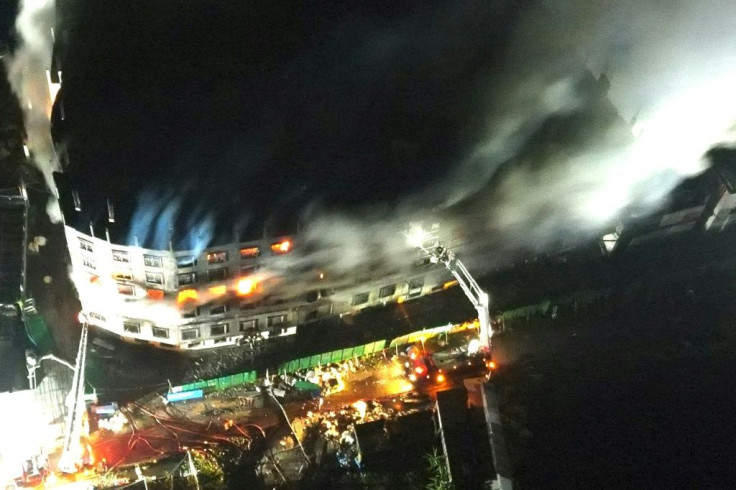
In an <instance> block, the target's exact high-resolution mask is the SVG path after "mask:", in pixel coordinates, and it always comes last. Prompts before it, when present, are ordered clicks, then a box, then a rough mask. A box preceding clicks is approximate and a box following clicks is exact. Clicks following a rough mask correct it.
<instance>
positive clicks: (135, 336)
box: [47, 2, 452, 349]
mask: <svg viewBox="0 0 736 490" xmlns="http://www.w3.org/2000/svg"><path fill="white" fill-rule="evenodd" d="M57 10H58V12H57V26H56V28H55V29H54V31H53V33H52V34H53V36H54V52H53V56H52V62H51V67H50V69H49V71H48V74H47V79H48V83H49V90H50V93H51V94H52V97H53V98H54V100H53V110H52V113H51V128H52V136H53V139H54V143H55V149H56V154H57V155H56V156H57V159H58V162H59V168H60V170H61V171H60V172H57V173H55V183H56V186H57V197H58V200H59V204H60V209H61V214H62V217H63V220H64V226H65V230H66V238H67V245H68V249H69V256H70V259H71V275H72V278H73V281H74V284H75V286H76V289H77V293H78V296H79V299H80V301H81V304H82V309H83V311H84V312H85V313H86V317H87V318H88V320H89V322H90V323H91V324H93V325H95V326H97V327H99V328H101V329H104V330H107V331H109V332H112V333H114V334H116V335H119V336H120V337H123V338H125V339H128V340H130V341H134V342H143V343H151V344H153V345H156V346H161V347H169V348H179V349H202V348H212V347H220V346H227V345H234V344H238V343H242V342H247V341H249V340H250V339H256V338H264V337H265V338H268V337H277V336H288V335H292V334H294V333H295V332H296V329H297V328H300V326H304V325H308V324H309V323H311V322H315V321H319V320H321V319H324V318H326V317H329V316H333V315H345V314H352V313H354V312H357V311H359V310H361V309H363V308H366V307H370V306H376V305H381V304H386V303H389V302H403V301H406V300H409V299H413V298H416V297H420V296H422V295H425V294H429V293H431V292H435V291H440V290H442V289H443V288H444V287H446V286H448V285H449V284H452V282H451V281H450V279H451V277H450V276H449V274H448V273H447V272H446V271H445V270H444V268H442V267H441V266H437V265H435V264H431V263H430V262H429V260H428V259H427V258H423V257H420V256H413V255H412V253H415V252H410V250H411V249H410V248H409V247H406V250H407V252H406V253H407V256H406V257H405V258H403V259H402V260H399V261H394V262H398V263H399V265H396V264H395V263H394V264H393V265H390V266H389V265H387V264H386V263H371V264H370V265H366V262H367V261H363V265H362V266H360V267H355V268H350V270H347V271H346V268H345V267H342V268H333V267H331V263H330V258H329V257H330V256H333V255H334V253H332V254H331V253H328V254H327V256H325V255H324V254H320V253H319V251H315V250H314V249H313V244H311V243H307V242H308V241H307V240H305V239H303V237H304V230H303V228H300V226H301V224H299V223H297V224H296V225H294V223H286V224H283V223H280V224H279V225H277V226H274V225H273V223H266V222H265V221H266V220H261V221H259V220H258V219H255V220H254V221H253V222H251V223H250V225H249V226H245V227H241V228H240V229H239V230H238V231H237V232H230V233H227V234H222V233H216V230H217V228H218V227H222V228H228V227H229V226H230V228H232V226H231V223H232V222H236V221H238V220H239V219H240V217H239V216H238V215H237V214H236V213H237V210H235V211H234V210H228V212H227V213H221V216H222V215H225V216H226V218H224V219H222V218H220V219H219V221H220V222H216V221H217V220H214V221H213V219H212V218H211V216H210V215H209V214H206V213H203V212H202V211H201V207H202V205H203V204H202V202H192V203H188V202H185V201H186V200H187V198H184V197H182V196H183V192H181V193H180V192H178V191H177V192H174V191H173V190H171V189H172V188H176V187H175V186H176V184H171V185H169V187H168V189H167V190H166V192H168V194H165V195H162V196H154V197H151V196H150V195H148V198H149V199H148V201H149V202H148V203H147V202H146V199H145V197H146V196H147V194H146V193H147V192H150V189H148V188H146V187H145V185H143V184H140V182H137V183H133V184H131V183H130V182H128V183H122V182H121V183H112V184H110V185H107V186H106V187H105V186H103V185H99V186H92V185H90V182H89V180H85V178H84V172H85V169H82V168H80V165H79V164H78V163H77V161H76V159H75V154H74V152H73V151H70V150H69V147H68V146H67V131H68V127H69V125H70V124H73V120H74V114H73V113H71V111H70V110H69V108H68V107H66V106H65V103H66V101H65V97H66V96H67V94H66V91H65V86H64V83H66V78H64V77H63V75H64V72H63V70H62V68H63V65H64V62H65V58H66V54H65V52H66V49H67V46H66V45H65V42H66V40H67V39H68V38H69V36H67V33H66V31H65V29H67V28H68V26H69V22H66V21H63V20H64V16H63V14H64V12H65V9H64V5H63V2H61V5H59V4H58V3H57ZM62 80H65V82H64V83H62ZM70 121H71V122H70ZM100 168H105V167H103V166H100ZM108 170H109V167H108ZM111 174H112V172H111ZM148 183H150V182H148ZM117 184H120V185H119V186H118V185H117ZM139 184H140V185H139ZM191 194H192V193H190V195H191ZM150 201H153V202H154V204H150ZM146 206H148V207H146ZM296 214H298V213H296V212H295V213H294V215H296ZM222 221H225V223H222ZM228 221H229V222H230V223H228ZM284 221H286V222H289V221H293V220H290V219H286V220H284ZM395 232H396V238H395V241H396V242H403V240H404V239H403V236H402V234H401V232H402V230H401V229H397V230H395ZM223 237H224V238H223ZM315 256H316V257H318V258H317V259H315ZM379 262H381V261H379ZM404 262H405V264H404ZM448 281H449V282H448Z"/></svg>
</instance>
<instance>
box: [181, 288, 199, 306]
mask: <svg viewBox="0 0 736 490" xmlns="http://www.w3.org/2000/svg"><path fill="white" fill-rule="evenodd" d="M198 299H199V293H198V292H197V290H196V289H182V290H181V291H179V294H178V296H177V297H176V302H177V303H179V304H182V303H186V302H187V301H197V300H198Z"/></svg>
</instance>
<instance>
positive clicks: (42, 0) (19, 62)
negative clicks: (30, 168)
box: [5, 0, 57, 219]
mask: <svg viewBox="0 0 736 490" xmlns="http://www.w3.org/2000/svg"><path fill="white" fill-rule="evenodd" d="M55 15H56V9H55V2H54V0H21V1H20V5H19V12H18V17H17V18H16V21H15V27H16V31H17V33H18V36H19V39H18V47H17V49H16V50H15V52H14V53H13V54H12V55H11V56H9V57H7V58H6V60H5V61H6V63H7V71H8V79H9V81H10V85H11V87H12V88H13V91H14V92H15V94H16V96H17V97H18V100H19V102H20V105H21V108H22V109H23V114H24V123H25V128H26V133H27V135H28V141H27V142H26V144H27V146H28V148H29V150H30V151H31V154H32V157H33V162H34V163H35V165H36V166H37V167H38V169H39V170H40V171H41V172H42V173H43V176H44V179H45V181H46V185H47V186H48V188H49V189H52V190H53V189H55V185H54V181H53V177H52V172H53V171H54V170H55V169H56V167H57V162H56V157H55V154H54V147H53V142H52V141H51V128H50V125H49V117H50V115H51V104H52V100H51V94H50V92H49V85H48V82H47V79H46V73H47V70H49V69H50V68H51V56H52V50H53V38H52V35H51V30H52V28H53V27H54V20H55ZM50 215H51V216H52V219H53V218H54V216H53V213H50Z"/></svg>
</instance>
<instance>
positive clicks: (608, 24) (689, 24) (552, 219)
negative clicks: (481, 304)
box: [313, 0, 736, 261]
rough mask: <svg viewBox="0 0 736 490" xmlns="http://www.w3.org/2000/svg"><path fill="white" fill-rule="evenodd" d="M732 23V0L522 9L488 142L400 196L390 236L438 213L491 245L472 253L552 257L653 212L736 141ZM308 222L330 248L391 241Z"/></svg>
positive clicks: (496, 84)
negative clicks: (630, 216) (632, 210)
mask: <svg viewBox="0 0 736 490" xmlns="http://www.w3.org/2000/svg"><path fill="white" fill-rule="evenodd" d="M489 8H490V7H489ZM733 19H736V4H735V3H733V2H729V1H726V0H714V1H706V0H703V1H696V2H681V1H677V2H666V3H663V2H659V1H654V0H645V1H625V2H608V1H602V0H601V1H592V2H591V1H588V0H550V1H545V2H541V3H539V4H537V5H532V6H530V7H528V8H525V9H523V11H522V13H521V15H519V17H518V21H517V23H516V25H515V26H514V28H513V31H512V35H511V38H510V40H509V42H508V44H507V47H506V48H505V54H504V57H503V62H502V63H501V64H500V65H499V66H497V67H495V69H494V70H492V71H490V72H489V73H487V74H486V76H485V83H484V84H482V88H481V92H482V93H481V95H480V99H481V100H482V101H484V102H483V103H482V104H481V106H480V107H479V109H478V110H479V111H482V112H483V113H484V114H485V116H484V117H485V130H484V131H483V134H482V135H481V136H480V137H479V138H476V140H475V142H474V143H473V144H471V145H468V146H467V147H466V149H465V152H464V156H463V157H461V158H460V160H459V161H458V163H457V165H455V166H453V168H452V169H451V170H450V172H449V174H448V175H447V176H446V178H444V179H441V180H440V181H439V183H437V184H435V185H433V186H430V187H428V188H426V189H424V190H423V191H421V192H419V193H417V194H415V195H414V196H410V197H408V198H406V199H405V200H404V205H403V206H402V208H403V209H406V210H408V212H407V213H406V214H404V215H402V214H393V215H392V216H382V217H381V218H380V219H379V221H378V222H377V223H385V221H387V220H388V221H389V222H390V224H386V226H385V231H386V232H388V231H389V230H391V229H397V228H400V227H401V226H400V224H401V223H402V222H403V223H408V222H409V220H410V219H416V218H417V216H421V215H422V213H438V212H439V214H441V216H442V222H443V226H447V227H449V228H456V227H460V228H465V229H466V230H468V234H474V235H475V236H477V237H480V240H483V241H485V242H486V244H488V246H489V247H490V246H492V247H494V248H492V249H490V250H489V248H488V247H482V246H480V247H479V246H478V244H475V245H476V246H475V248H476V249H481V250H482V252H483V253H485V254H488V252H489V251H495V252H500V251H503V250H506V249H514V248H525V249H527V250H529V249H532V250H535V251H543V250H544V249H545V248H546V247H547V246H549V245H550V244H551V243H553V242H555V241H557V240H560V239H563V238H564V239H565V240H566V241H568V243H569V242H570V241H571V240H573V239H574V238H575V237H579V238H584V237H591V236H595V234H596V233H600V232H601V230H603V229H605V228H606V227H608V226H610V225H611V223H612V220H613V219H615V218H616V216H617V215H618V214H619V213H620V212H622V210H624V208H626V206H628V205H630V204H632V203H637V204H640V205H641V204H647V205H649V206H654V205H656V204H657V203H658V202H659V201H660V199H661V198H662V197H663V196H664V195H666V194H667V193H668V192H669V191H670V190H671V189H672V188H673V187H674V186H676V185H677V184H678V183H679V182H680V181H681V180H682V179H684V178H686V177H688V176H692V175H694V174H697V173H699V172H701V171H702V170H704V168H705V166H706V163H705V162H704V158H703V157H704V155H705V153H706V152H707V151H708V150H709V149H710V148H712V147H714V146H717V145H719V144H723V143H729V142H733V141H734V138H733V136H734V134H733V130H734V118H735V116H736V98H734V97H733V95H732V94H731V92H732V90H733V87H734V86H736V85H735V83H736V58H735V56H734V54H733V53H736V30H735V29H734V20H733ZM489 27H490V26H489ZM428 50H431V47H430V48H428ZM598 79H600V80H598ZM609 83H610V88H609ZM476 95H477V94H476ZM609 101H610V103H612V104H613V106H611V107H609V106H608V104H609ZM605 113H608V114H609V116H600V115H599V114H605ZM616 113H618V114H616ZM610 115H612V116H610ZM559 128H564V129H559ZM313 225H315V226H317V228H318V229H317V230H315V231H313V235H314V236H315V237H327V238H323V241H326V242H328V243H333V246H334V242H335V240H332V239H330V237H333V238H334V237H338V238H339V237H349V240H348V241H349V242H355V241H356V240H355V237H356V236H360V235H361V234H363V233H364V230H371V231H373V233H371V236H372V237H376V236H381V235H382V233H380V232H377V231H375V229H374V228H375V227H376V226H380V225H377V224H376V223H372V224H369V225H366V224H365V222H364V221H363V220H360V221H356V222H355V223H352V224H351V223H350V221H349V220H345V219H336V218H326V219H324V218H323V219H321V220H319V221H316V222H314V223H313ZM385 235H386V236H391V238H390V239H389V241H392V240H395V238H394V237H393V236H392V235H390V234H389V233H385ZM374 239H375V238H374ZM338 241H339V240H338ZM387 246H388V245H387ZM379 248H380V247H379ZM353 255H355V254H353ZM353 255H344V256H343V258H344V259H345V260H347V258H349V257H351V256H353ZM354 258H355V260H356V261H357V260H358V259H359V258H360V257H359V256H355V257H354ZM495 260H499V259H498V257H496V258H495Z"/></svg>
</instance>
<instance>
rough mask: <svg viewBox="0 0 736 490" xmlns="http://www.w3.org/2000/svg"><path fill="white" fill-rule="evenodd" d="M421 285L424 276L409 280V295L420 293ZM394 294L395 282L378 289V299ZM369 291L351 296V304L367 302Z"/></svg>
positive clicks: (358, 304) (422, 284)
mask: <svg viewBox="0 0 736 490" xmlns="http://www.w3.org/2000/svg"><path fill="white" fill-rule="evenodd" d="M422 287H424V278H423V277H419V278H416V279H412V280H411V281H409V297H414V296H418V295H420V294H421V293H422ZM395 294H396V284H390V285H388V286H384V287H382V288H381V289H379V290H378V299H379V300H381V299H387V298H391V297H393V296H394V295H395ZM370 296H371V293H370V292H365V293H358V294H356V295H354V296H353V301H352V305H353V306H360V305H364V304H366V303H368V301H369V300H370Z"/></svg>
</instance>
